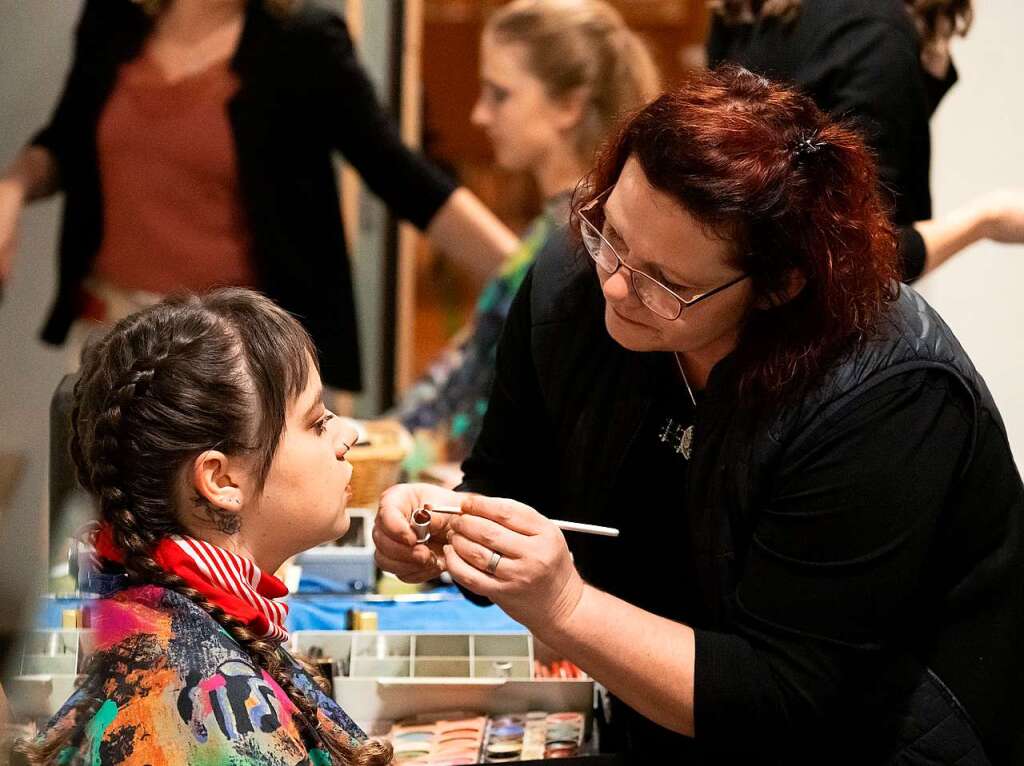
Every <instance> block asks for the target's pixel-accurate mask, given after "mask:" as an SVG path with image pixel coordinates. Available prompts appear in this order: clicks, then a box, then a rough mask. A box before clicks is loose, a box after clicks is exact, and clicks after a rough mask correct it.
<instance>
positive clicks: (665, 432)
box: [658, 353, 697, 460]
mask: <svg viewBox="0 0 1024 766" xmlns="http://www.w3.org/2000/svg"><path fill="white" fill-rule="evenodd" d="M672 358H673V359H675V360H676V367H678V368H679V374H680V375H682V376H683V383H685V384H686V393H688V394H689V395H690V403H691V404H693V409H694V412H695V413H696V410H697V399H696V398H695V397H694V395H693V389H692V388H690V381H689V380H688V379H687V377H686V370H684V369H683V363H682V362H680V361H679V355H678V354H676V353H673V354H672ZM658 439H659V440H660V441H662V442H663V443H665V444H673V445H675V446H674V447H673V450H674V451H675V452H676V454H678V455H682V456H683V458H684V459H685V460H689V459H690V457H691V456H692V455H693V424H692V423H691V424H690V425H688V426H683V425H682V424H681V423H677V422H676V421H675V420H673V419H672V418H667V419H666V420H665V425H664V426H662V428H661V433H660V434H658Z"/></svg>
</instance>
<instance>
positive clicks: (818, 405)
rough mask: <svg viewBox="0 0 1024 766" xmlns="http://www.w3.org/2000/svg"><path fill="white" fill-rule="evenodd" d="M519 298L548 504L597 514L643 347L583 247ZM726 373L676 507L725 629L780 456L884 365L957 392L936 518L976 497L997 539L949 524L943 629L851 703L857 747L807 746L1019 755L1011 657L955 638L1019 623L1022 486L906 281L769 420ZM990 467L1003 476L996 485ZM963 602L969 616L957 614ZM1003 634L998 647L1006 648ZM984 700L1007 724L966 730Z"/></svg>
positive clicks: (943, 333)
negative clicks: (975, 540)
mask: <svg viewBox="0 0 1024 766" xmlns="http://www.w3.org/2000/svg"><path fill="white" fill-rule="evenodd" d="M530 305H531V320H532V326H531V348H532V362H533V365H534V367H535V369H536V376H537V382H538V384H539V388H540V392H541V397H542V399H543V401H544V407H545V409H546V413H545V416H546V418H547V419H548V420H549V421H550V423H551V427H552V428H553V430H554V431H555V437H556V439H557V443H558V445H559V450H560V454H561V456H562V457H561V463H560V465H559V466H558V468H557V471H556V474H557V477H558V480H557V484H558V487H557V489H556V490H555V492H556V493H557V500H556V502H555V505H556V507H557V508H558V512H559V514H560V515H561V517H563V518H572V517H573V516H574V515H577V513H578V515H579V516H580V517H581V518H590V519H595V518H596V519H600V518H602V517H607V515H606V513H605V512H602V510H604V509H605V506H606V505H607V504H608V498H610V497H612V496H614V493H613V492H612V491H611V489H612V487H613V486H615V485H616V483H617V482H621V481H628V477H623V476H620V474H619V469H620V468H621V466H622V464H623V460H624V458H625V455H626V453H627V452H628V450H629V448H630V445H631V443H632V440H633V439H634V438H635V436H636V432H637V429H638V427H639V424H640V423H641V422H642V421H643V419H644V415H645V414H646V412H647V406H648V404H649V401H650V391H651V383H652V376H653V367H652V360H653V359H654V358H655V357H656V355H654V354H642V353H635V352H631V351H628V350H626V349H623V348H622V347H621V346H619V345H618V344H616V343H615V342H614V341H613V340H612V339H611V338H610V337H609V336H608V334H607V331H606V330H605V327H604V317H603V314H604V300H603V297H602V295H601V293H600V290H599V288H598V287H597V281H596V278H595V277H594V274H593V268H592V267H591V265H590V264H589V260H588V259H586V258H585V256H584V257H583V258H582V259H581V258H580V257H579V256H578V255H577V257H575V258H566V257H564V256H562V257H559V258H548V259H541V260H538V262H537V264H536V266H535V268H534V273H533V275H532V295H531V298H530ZM728 368H729V360H724V361H723V363H721V364H720V365H719V366H717V367H716V368H715V370H714V371H713V372H712V375H711V377H710V379H709V381H708V386H707V389H706V391H705V397H704V400H703V401H702V402H701V404H700V406H699V407H698V410H697V421H696V426H695V434H694V440H693V442H694V453H693V456H692V460H691V461H690V467H689V478H688V485H687V487H688V489H687V507H686V509H685V510H686V514H687V517H688V519H689V525H690V533H691V536H692V545H693V550H694V555H695V557H696V568H697V572H698V579H699V586H700V591H701V594H702V597H703V600H704V603H705V606H706V607H707V609H708V610H709V611H710V613H711V614H712V615H713V616H714V617H713V625H712V626H711V627H712V629H715V630H721V631H726V632H728V630H729V626H730V623H731V617H732V614H733V610H734V609H735V592H736V586H737V583H738V581H739V579H740V578H741V576H742V574H743V572H744V559H745V556H746V553H747V551H748V550H749V547H750V544H751V535H752V530H753V526H754V523H755V521H756V514H757V513H758V509H759V508H761V507H763V505H762V500H763V499H764V498H766V497H767V496H768V493H769V492H770V490H771V483H772V478H773V475H774V474H775V471H776V469H777V467H778V466H779V465H780V464H782V461H784V460H785V459H786V456H787V453H789V452H790V451H791V450H794V449H798V448H801V447H806V446H807V443H808V440H815V439H820V438H821V437H822V433H821V432H820V430H819V426H820V424H821V423H822V422H823V421H824V420H825V419H826V418H827V417H828V415H829V414H830V413H833V412H835V411H837V410H838V409H840V408H842V407H843V406H844V405H846V404H849V402H850V400H851V399H853V398H854V397H857V396H861V395H863V394H864V392H865V391H867V390H869V389H870V388H871V387H873V386H876V385H878V384H879V383H881V382H883V381H885V380H887V379H889V378H891V377H892V376H894V375H897V374H900V373H904V372H907V371H909V370H915V369H922V368H931V369H937V370H941V371H944V372H947V373H948V374H949V375H950V376H952V378H954V379H955V380H956V381H957V382H958V384H959V385H960V386H962V387H963V390H964V391H965V393H966V395H967V398H968V399H969V401H970V402H971V403H972V406H973V411H974V431H975V434H974V443H973V444H972V446H971V449H970V450H969V454H967V455H966V456H965V458H964V460H963V462H962V465H961V468H960V480H959V486H960V487H961V488H962V489H961V490H960V491H958V492H956V493H955V496H953V497H950V498H948V503H947V504H946V505H947V506H948V507H946V508H944V509H943V510H942V517H941V518H942V522H943V524H942V526H945V522H947V521H948V529H949V530H957V529H960V528H961V524H960V523H961V522H966V523H968V524H969V523H971V522H969V521H967V520H968V519H969V518H970V517H972V516H973V515H974V514H973V509H974V508H977V507H982V506H984V507H986V508H988V509H989V511H990V512H989V513H988V517H993V516H994V517H996V518H997V519H998V522H997V523H998V525H999V531H998V533H997V534H998V536H999V538H1000V542H999V544H998V545H996V546H995V547H994V548H993V549H978V550H967V547H968V545H969V544H968V543H963V542H961V541H959V540H956V539H948V538H949V536H950V535H954V534H955V532H950V533H949V534H948V535H947V536H945V537H944V536H943V534H939V535H938V537H939V539H937V540H936V558H937V565H938V566H939V567H940V568H941V564H942V560H943V557H945V555H946V554H945V552H944V551H946V550H948V551H955V554H956V557H957V559H958V560H967V561H970V562H971V563H970V566H968V567H966V570H967V571H964V572H963V573H962V576H960V577H959V579H958V580H956V581H955V582H950V583H949V587H948V588H946V589H945V590H944V592H941V593H939V594H937V595H936V596H935V599H934V602H931V603H930V604H929V606H928V608H929V609H931V612H930V616H931V617H934V618H935V622H936V623H940V622H941V623H942V625H943V627H942V628H937V629H936V630H935V632H934V634H929V635H927V636H924V637H922V636H916V637H915V641H913V642H910V641H908V646H912V647H913V648H908V649H906V650H905V651H899V650H897V651H893V652H892V655H891V658H890V660H889V666H888V667H887V668H885V669H884V670H883V671H882V672H880V673H878V674H877V680H876V681H874V682H872V683H870V684H868V685H866V687H865V688H864V689H863V695H862V696H860V698H859V699H856V700H850V711H849V717H847V718H846V719H845V720H844V721H843V722H842V723H843V725H842V729H841V730H837V731H836V732H835V735H837V736H840V737H842V736H846V735H843V734H842V731H847V732H848V731H850V730H851V726H850V722H851V721H861V724H859V726H854V727H852V729H853V730H856V729H858V728H859V729H860V730H861V731H863V734H864V735H865V736H864V737H863V738H861V741H858V742H844V743H838V742H835V741H834V738H833V735H832V733H831V732H828V731H823V732H820V733H819V734H820V736H819V737H817V738H816V741H817V745H815V746H814V748H813V749H814V750H815V751H816V755H817V756H818V757H819V758H820V756H821V755H822V750H821V747H822V746H828V745H833V746H832V747H828V750H827V752H828V755H829V758H830V759H831V762H833V763H838V762H843V763H858V764H867V763H872V764H874V763H890V762H900V763H952V762H954V761H956V762H957V763H962V764H968V763H969V764H985V763H989V762H995V763H1000V762H1024V761H1019V760H1017V759H1019V758H1022V757H1024V735H1022V734H1021V731H1022V730H1024V726H1022V725H1021V724H1020V723H1019V721H1018V723H1017V724H1009V719H1010V717H1013V716H1017V715H1019V711H1020V710H1021V706H1020V704H1019V703H1017V702H1016V697H1018V696H1019V693H1020V689H1019V686H1017V685H1016V684H1017V683H1018V682H1019V681H1020V680H1021V674H1020V672H1019V670H1020V665H1019V664H1018V665H1017V666H1016V668H1015V672H1013V673H1009V674H1008V673H1006V670H1005V665H1004V666H1003V667H1002V669H996V670H992V671H990V673H989V676H988V677H979V671H978V669H977V667H976V666H975V665H972V664H970V663H965V662H962V661H961V657H960V656H959V654H958V645H960V643H961V639H963V638H964V637H965V636H967V635H969V634H970V631H972V630H978V627H977V625H978V624H981V625H983V626H987V625H989V624H991V623H995V624H998V625H1000V626H1002V629H1004V630H1006V631H1008V635H1010V634H1014V635H1021V630H1024V625H1022V604H1024V600H1022V589H1021V587H1020V586H1019V583H1020V582H1021V581H1024V578H1022V577H1021V574H1022V551H1024V542H1022V541H1024V532H1022V525H1021V523H1020V520H1021V515H1022V513H1024V490H1022V488H1021V482H1020V477H1019V475H1018V473H1017V471H1016V467H1015V466H1014V463H1013V459H1012V456H1011V454H1010V451H1009V447H1008V444H1007V442H1006V435H1005V429H1004V427H1003V424H1002V421H1001V418H1000V416H999V414H998V410H997V409H996V406H995V403H994V401H993V400H992V396H991V394H990V393H989V391H988V389H987V387H986V385H985V383H984V381H983V380H982V379H981V377H980V375H979V374H978V372H977V371H976V370H975V368H974V366H973V364H972V363H971V361H970V359H969V358H968V357H967V354H966V353H965V352H964V350H963V348H962V347H961V346H960V344H959V342H958V341H957V339H956V338H955V337H954V335H953V333H952V332H951V331H950V329H949V327H947V325H946V324H945V323H944V322H943V321H942V319H941V318H940V317H939V316H938V314H937V313H936V312H935V311H934V310H933V309H932V308H931V307H930V306H929V305H928V304H927V303H926V302H925V301H924V299H922V298H921V297H920V296H919V295H918V294H917V293H916V292H914V290H913V289H911V288H909V287H907V286H906V285H903V286H901V288H900V294H899V297H898V299H897V300H896V301H894V302H893V303H892V304H891V305H890V306H889V307H888V308H887V310H886V313H885V315H884V317H883V320H882V321H881V322H880V323H879V327H878V332H877V333H876V335H875V337H874V339H873V340H871V341H870V342H869V343H867V344H866V346H865V347H863V348H862V349H860V350H859V351H858V352H856V353H854V354H852V355H850V356H849V357H848V358H846V359H844V360H842V361H840V362H838V363H837V364H836V365H835V366H834V367H833V368H832V369H831V370H830V371H829V372H828V374H827V375H826V376H825V377H824V379H823V380H821V381H820V382H819V383H818V384H817V385H815V386H814V387H813V388H812V389H811V390H810V391H809V392H808V393H807V395H806V396H805V397H804V398H803V399H802V400H801V401H800V403H799V405H797V406H792V407H789V408H787V409H785V410H784V411H782V412H780V413H777V414H774V415H772V416H770V417H764V416H758V417H754V416H751V415H748V414H746V413H747V412H748V410H746V409H744V408H738V407H736V406H735V399H734V394H732V393H731V391H732V390H734V389H733V387H731V386H728V385H727V384H726V381H727V380H728V378H729V371H728ZM581 455H586V456H587V457H586V459H580V456H581ZM993 477H1002V478H1003V479H1005V481H1001V482H998V486H996V485H994V484H993ZM951 557H952V556H950V558H951ZM1007 583H1018V584H1009V585H1008V584H1007ZM940 590H942V589H941V588H940ZM978 599H983V600H984V601H985V603H986V606H985V607H983V608H982V609H981V611H983V612H984V614H985V616H984V618H982V619H981V620H980V623H978V622H977V621H976V622H975V623H971V620H972V619H974V614H975V613H976V612H977V611H978V609H977V608H976V604H977V600H978ZM986 610H987V611H986ZM960 612H962V613H963V615H964V616H963V620H964V621H965V622H966V623H971V624H969V625H966V626H965V625H961V624H958V621H957V615H958V614H959V613H960ZM947 616H952V619H945V618H946V617H947ZM1009 640H1010V639H1009V638H1008V636H1007V638H1006V641H1007V645H1006V646H1005V647H1003V649H1005V651H1002V650H1000V652H997V654H1000V656H1002V655H1006V656H1013V655H1012V653H1013V652H1017V653H1019V651H1020V650H1017V649H1015V648H1013V647H1011V646H1009V643H1008V642H1009ZM993 664H994V666H996V667H997V668H998V667H999V664H1000V663H999V662H995V663H993ZM986 667H988V666H986ZM981 675H984V672H982V673H981ZM990 695H998V696H999V697H1000V698H1004V699H1007V700H1013V704H1012V705H1010V710H1008V712H1007V716H1006V717H1007V725H1006V726H998V727H993V726H991V725H989V726H987V727H981V728H982V729H985V728H988V729H989V731H980V732H979V731H977V730H976V729H977V727H976V726H975V725H974V724H973V723H972V722H971V720H970V715H969V714H968V713H967V712H966V711H967V710H971V709H973V708H972V706H973V705H975V704H981V703H980V700H981V699H983V698H985V697H986V696H990ZM957 697H960V700H958V699H957ZM976 700H978V701H979V702H976ZM961 703H962V704H961ZM989 704H991V703H989ZM1014 710H1016V711H1017V713H1013V712H1012V711H1014ZM993 729H998V730H993ZM982 741H984V743H985V744H984V747H983V746H982V744H981V743H982ZM835 745H839V746H838V747H836V746H835ZM986 751H987V755H986ZM989 758H991V761H990V760H989ZM837 759H838V760H837ZM765 762H768V761H765ZM788 762H793V761H788Z"/></svg>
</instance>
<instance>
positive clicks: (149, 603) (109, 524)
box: [22, 289, 391, 764]
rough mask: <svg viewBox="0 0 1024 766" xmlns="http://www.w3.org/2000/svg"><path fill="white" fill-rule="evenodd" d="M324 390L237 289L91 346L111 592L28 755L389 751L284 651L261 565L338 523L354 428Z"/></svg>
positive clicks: (79, 757)
mask: <svg viewBox="0 0 1024 766" xmlns="http://www.w3.org/2000/svg"><path fill="white" fill-rule="evenodd" d="M321 394H322V386H321V382H320V375H319V369H318V363H317V360H316V355H315V351H314V347H313V344H312V342H311V341H310V338H309V336H308V335H307V334H306V332H305V331H304V330H303V329H302V327H301V326H300V325H299V324H298V323H297V322H296V321H295V320H294V319H292V318H291V317H290V316H289V315H288V314H286V313H285V312H284V311H282V310H281V309H279V308H278V307H277V306H275V305H274V304H273V303H272V302H270V301H269V300H267V299H266V298H264V297H262V296H260V295H257V294H256V293H253V292H251V291H248V290H243V289H227V290H221V291H217V292H214V293H211V294H209V295H207V296H205V297H184V298H177V299H169V300H166V301H163V302H161V303H159V304H157V305H155V306H153V307H151V308H148V309H146V310H144V311H141V312H139V313H137V314H134V315H132V316H130V317H128V318H127V319H125V320H123V321H122V322H120V323H119V324H118V325H117V326H116V327H115V328H114V329H113V331H112V332H111V333H110V334H109V335H108V336H107V337H106V338H105V339H104V340H103V341H101V342H100V343H99V344H98V345H97V346H95V347H93V348H92V349H91V350H90V351H89V352H88V353H87V355H86V359H85V361H84V365H83V368H82V371H81V378H80V380H79V382H78V385H77V386H76V389H75V409H74V412H73V415H72V421H73V422H72V426H73V434H74V435H73V440H72V445H71V448H72V454H73V457H74V458H75V462H76V465H77V468H78V474H79V480H80V481H81V482H82V484H83V485H84V486H85V488H86V489H87V490H89V491H90V492H91V493H92V494H93V495H94V496H95V497H96V499H97V501H98V503H99V507H100V513H101V518H102V521H101V524H100V527H99V532H98V533H97V535H96V539H95V544H96V551H97V557H98V559H99V563H100V566H101V568H102V569H103V571H104V573H105V574H110V575H113V576H112V577H110V578H104V579H108V580H109V581H110V582H112V583H115V584H114V585H113V586H112V587H111V588H110V590H109V592H108V593H106V594H105V595H104V596H103V597H102V598H100V599H97V600H96V602H95V605H94V606H92V607H90V609H89V620H90V625H91V627H92V628H93V629H94V630H93V631H92V632H91V635H90V640H91V641H92V642H93V643H94V647H92V648H93V651H92V653H91V655H90V658H89V660H88V662H87V666H86V669H85V671H84V676H85V680H84V682H83V684H82V685H81V686H80V688H79V689H78V690H77V691H76V692H75V693H74V694H73V695H72V696H71V698H70V699H69V700H68V701H67V702H66V703H65V705H64V706H63V707H62V708H61V710H60V711H59V712H58V713H57V715H56V716H55V717H54V718H53V719H52V720H51V721H50V723H49V725H48V726H47V727H46V729H45V730H44V731H43V732H42V733H41V734H40V735H39V737H38V738H37V739H36V740H34V741H33V742H31V743H23V745H22V748H23V750H24V752H25V753H26V754H27V755H28V757H29V761H30V762H33V763H52V762H54V761H56V762H58V763H61V764H69V763H75V764H77V763H85V762H88V763H121V762H131V763H175V764H179V763H180V764H185V763H188V764H196V763H242V762H244V763H260V764H263V763H275V764H278V763H280V764H299V763H302V764H327V763H330V764H385V763H388V762H389V761H390V759H391V748H390V746H388V745H384V744H381V743H377V742H374V741H367V739H366V737H365V735H364V734H363V732H362V731H360V729H359V728H358V727H357V726H356V725H355V724H354V723H353V722H352V721H351V719H349V717H348V716H347V715H346V714H345V713H344V711H342V710H341V708H340V707H339V706H338V705H337V704H336V703H335V702H334V700H333V699H331V698H330V697H329V696H328V695H326V694H325V693H324V692H323V691H322V690H321V688H320V687H319V686H318V684H317V682H316V681H315V680H314V675H313V673H314V671H312V670H311V669H310V668H308V666H306V665H305V664H304V663H303V662H301V661H299V660H298V659H297V658H295V657H292V656H291V655H289V653H288V652H287V651H285V649H284V648H283V646H282V643H283V642H284V641H285V640H286V639H287V637H288V634H287V632H286V630H285V628H284V619H285V616H286V614H287V611H288V607H287V605H285V604H282V603H281V602H280V601H279V599H280V598H281V597H283V596H285V595H286V594H287V592H288V591H287V589H286V588H285V586H284V584H283V583H282V582H281V581H280V580H279V579H277V578H276V577H274V576H273V575H272V574H271V572H274V571H276V570H277V568H278V567H279V566H280V565H281V563H282V562H284V561H285V559H287V558H288V557H289V556H292V555H293V554H295V553H298V552H300V551H302V550H305V549H307V548H310V547H312V546H315V545H317V544H318V543H321V542H324V541H327V540H331V539H335V538H338V537H340V536H341V535H342V534H344V532H345V530H346V529H347V528H348V525H349V518H348V514H347V512H346V503H347V500H348V497H349V494H350V490H349V480H350V479H351V476H352V466H351V465H350V464H349V463H348V462H346V460H345V453H346V452H347V450H348V449H349V447H350V446H351V445H352V443H353V442H354V440H355V432H354V430H353V429H352V428H351V427H350V426H348V425H344V424H343V422H342V420H341V419H338V418H335V417H334V415H333V414H332V413H331V412H329V411H327V410H326V409H325V407H324V405H323V401H322V395H321Z"/></svg>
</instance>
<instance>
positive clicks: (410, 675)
mask: <svg viewBox="0 0 1024 766" xmlns="http://www.w3.org/2000/svg"><path fill="white" fill-rule="evenodd" d="M377 608H378V609H380V613H381V615H382V617H381V619H382V620H384V619H385V615H386V614H387V611H386V609H385V608H384V607H377ZM292 637H293V645H292V650H293V651H294V652H296V653H298V654H303V655H308V654H309V653H310V652H311V651H312V650H314V649H316V650H317V651H316V652H314V653H316V654H320V655H322V656H324V657H330V658H332V659H333V660H334V661H335V664H334V674H335V675H334V698H335V699H336V700H337V702H338V703H339V704H340V705H341V707H342V708H343V709H344V710H345V712H346V713H348V714H349V716H351V717H352V719H353V720H354V721H355V722H356V723H357V724H359V725H360V726H361V727H362V729H363V730H364V731H366V732H367V733H369V734H370V735H371V736H383V735H386V734H387V733H388V732H389V731H391V728H392V725H393V724H394V722H396V721H398V722H401V723H400V726H401V727H402V728H396V729H395V735H396V736H395V739H394V740H393V742H394V746H395V762H396V763H399V764H406V763H409V764H416V765H417V766H440V764H460V763H481V762H484V763H505V762H516V763H519V762H522V761H533V760H540V759H543V758H545V757H564V756H565V755H567V754H569V753H580V754H584V750H585V748H583V747H581V742H587V739H586V734H585V733H584V732H585V730H588V729H589V725H588V718H587V716H588V714H589V713H590V711H591V710H592V709H593V703H594V682H593V680H592V679H590V678H589V677H587V676H586V675H585V674H584V673H583V672H582V671H581V670H580V669H579V668H577V667H575V666H573V665H571V664H570V663H568V662H565V661H564V659H563V658H559V657H557V656H554V655H551V654H550V652H548V651H547V650H546V648H545V647H543V646H542V645H541V644H539V643H536V642H535V641H534V639H533V636H531V635H530V634H529V633H526V632H525V631H524V632H519V633H515V632H505V633H460V632H449V633H444V632H426V631H388V630H378V631H294V632H293V633H292ZM530 710H533V711H535V712H533V713H529V712H527V711H530ZM445 711H461V712H459V713H450V712H445ZM553 711H563V712H553ZM442 717H444V720H445V721H448V722H451V725H449V724H444V725H443V727H442V728H438V727H439V726H441V724H440V721H441V719H442ZM475 717H480V718H481V719H483V721H484V724H483V728H479V727H476V726H474V725H468V724H467V725H466V726H464V727H461V728H460V727H459V726H458V725H457V722H458V721H460V720H470V719H473V718H475ZM488 717H489V718H488ZM549 717H551V718H550V720H549ZM416 727H421V728H418V729H417V728H416ZM399 734H401V736H400V737H399V736H398V735H399ZM588 746H589V743H588ZM546 753H550V755H548V756H546V755H545V754H546Z"/></svg>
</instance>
